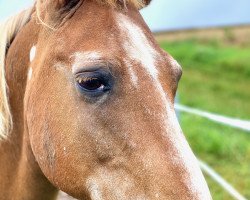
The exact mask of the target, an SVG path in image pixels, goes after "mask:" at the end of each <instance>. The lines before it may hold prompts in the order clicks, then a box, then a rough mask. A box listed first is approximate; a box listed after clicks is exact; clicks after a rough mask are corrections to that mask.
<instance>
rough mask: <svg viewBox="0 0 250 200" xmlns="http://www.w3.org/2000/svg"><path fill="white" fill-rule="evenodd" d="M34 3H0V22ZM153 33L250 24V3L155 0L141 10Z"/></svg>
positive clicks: (246, 0)
mask: <svg viewBox="0 0 250 200" xmlns="http://www.w3.org/2000/svg"><path fill="white" fill-rule="evenodd" d="M32 2H33V0H8V1H6V0H0V21H3V20H4V19H6V18H7V17H9V16H11V15H13V14H15V13H18V11H20V10H21V9H23V8H27V7H28V6H29V5H31V4H32ZM141 13H142V15H143V17H144V19H145V20H146V22H147V23H148V25H149V26H150V28H151V29H152V30H153V31H164V30H176V29H189V28H203V27H214V26H225V25H238V24H250V0H237V1H235V0H152V3H151V5H150V6H149V7H147V8H145V9H143V10H142V11H141Z"/></svg>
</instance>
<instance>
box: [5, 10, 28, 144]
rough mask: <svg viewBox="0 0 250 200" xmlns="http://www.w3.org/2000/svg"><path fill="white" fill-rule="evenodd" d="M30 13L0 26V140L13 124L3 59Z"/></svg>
mask: <svg viewBox="0 0 250 200" xmlns="http://www.w3.org/2000/svg"><path fill="white" fill-rule="evenodd" d="M31 13H32V8H30V9H27V10H24V11H22V12H21V13H19V14H17V15H15V16H12V17H10V18H9V19H8V20H7V21H6V22H4V23H2V24H0V140H1V139H6V138H7V135H8V133H9V132H10V130H11V129H12V124H13V123H12V116H11V109H10V105H9V98H8V86H7V82H6V77H5V57H6V53H7V50H8V48H9V46H10V44H11V42H12V41H13V40H14V38H15V36H16V35H17V33H18V32H19V30H20V29H21V28H22V27H23V26H24V25H25V24H26V23H27V22H28V21H29V20H30V16H31Z"/></svg>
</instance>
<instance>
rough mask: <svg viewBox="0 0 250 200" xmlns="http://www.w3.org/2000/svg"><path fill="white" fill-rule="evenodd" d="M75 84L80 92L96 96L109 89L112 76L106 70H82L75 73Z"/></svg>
mask: <svg viewBox="0 0 250 200" xmlns="http://www.w3.org/2000/svg"><path fill="white" fill-rule="evenodd" d="M75 80H76V86H77V89H78V90H79V91H80V93H81V94H83V95H85V96H86V95H87V96H90V97H97V96H100V95H102V94H104V93H105V92H107V91H109V90H111V86H112V77H111V75H110V74H109V73H108V72H104V71H94V72H82V73H79V74H77V75H76V79H75Z"/></svg>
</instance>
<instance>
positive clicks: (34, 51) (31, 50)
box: [30, 46, 36, 62]
mask: <svg viewBox="0 0 250 200" xmlns="http://www.w3.org/2000/svg"><path fill="white" fill-rule="evenodd" d="M35 56H36V46H33V47H32V48H31V49H30V62H32V61H33V60H34V58H35Z"/></svg>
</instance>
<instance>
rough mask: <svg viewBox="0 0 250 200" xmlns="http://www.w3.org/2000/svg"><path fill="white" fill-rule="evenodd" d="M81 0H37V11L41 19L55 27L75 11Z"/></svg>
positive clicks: (45, 23) (44, 23) (42, 21)
mask: <svg viewBox="0 0 250 200" xmlns="http://www.w3.org/2000/svg"><path fill="white" fill-rule="evenodd" d="M80 1H81V0H37V2H36V12H37V16H38V19H39V21H40V22H41V23H42V24H43V25H45V26H47V27H49V28H51V29H53V27H56V26H58V25H59V24H60V23H62V21H63V19H64V18H65V17H66V16H70V15H69V14H70V13H73V12H74V8H75V7H77V5H79V2H80Z"/></svg>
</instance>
